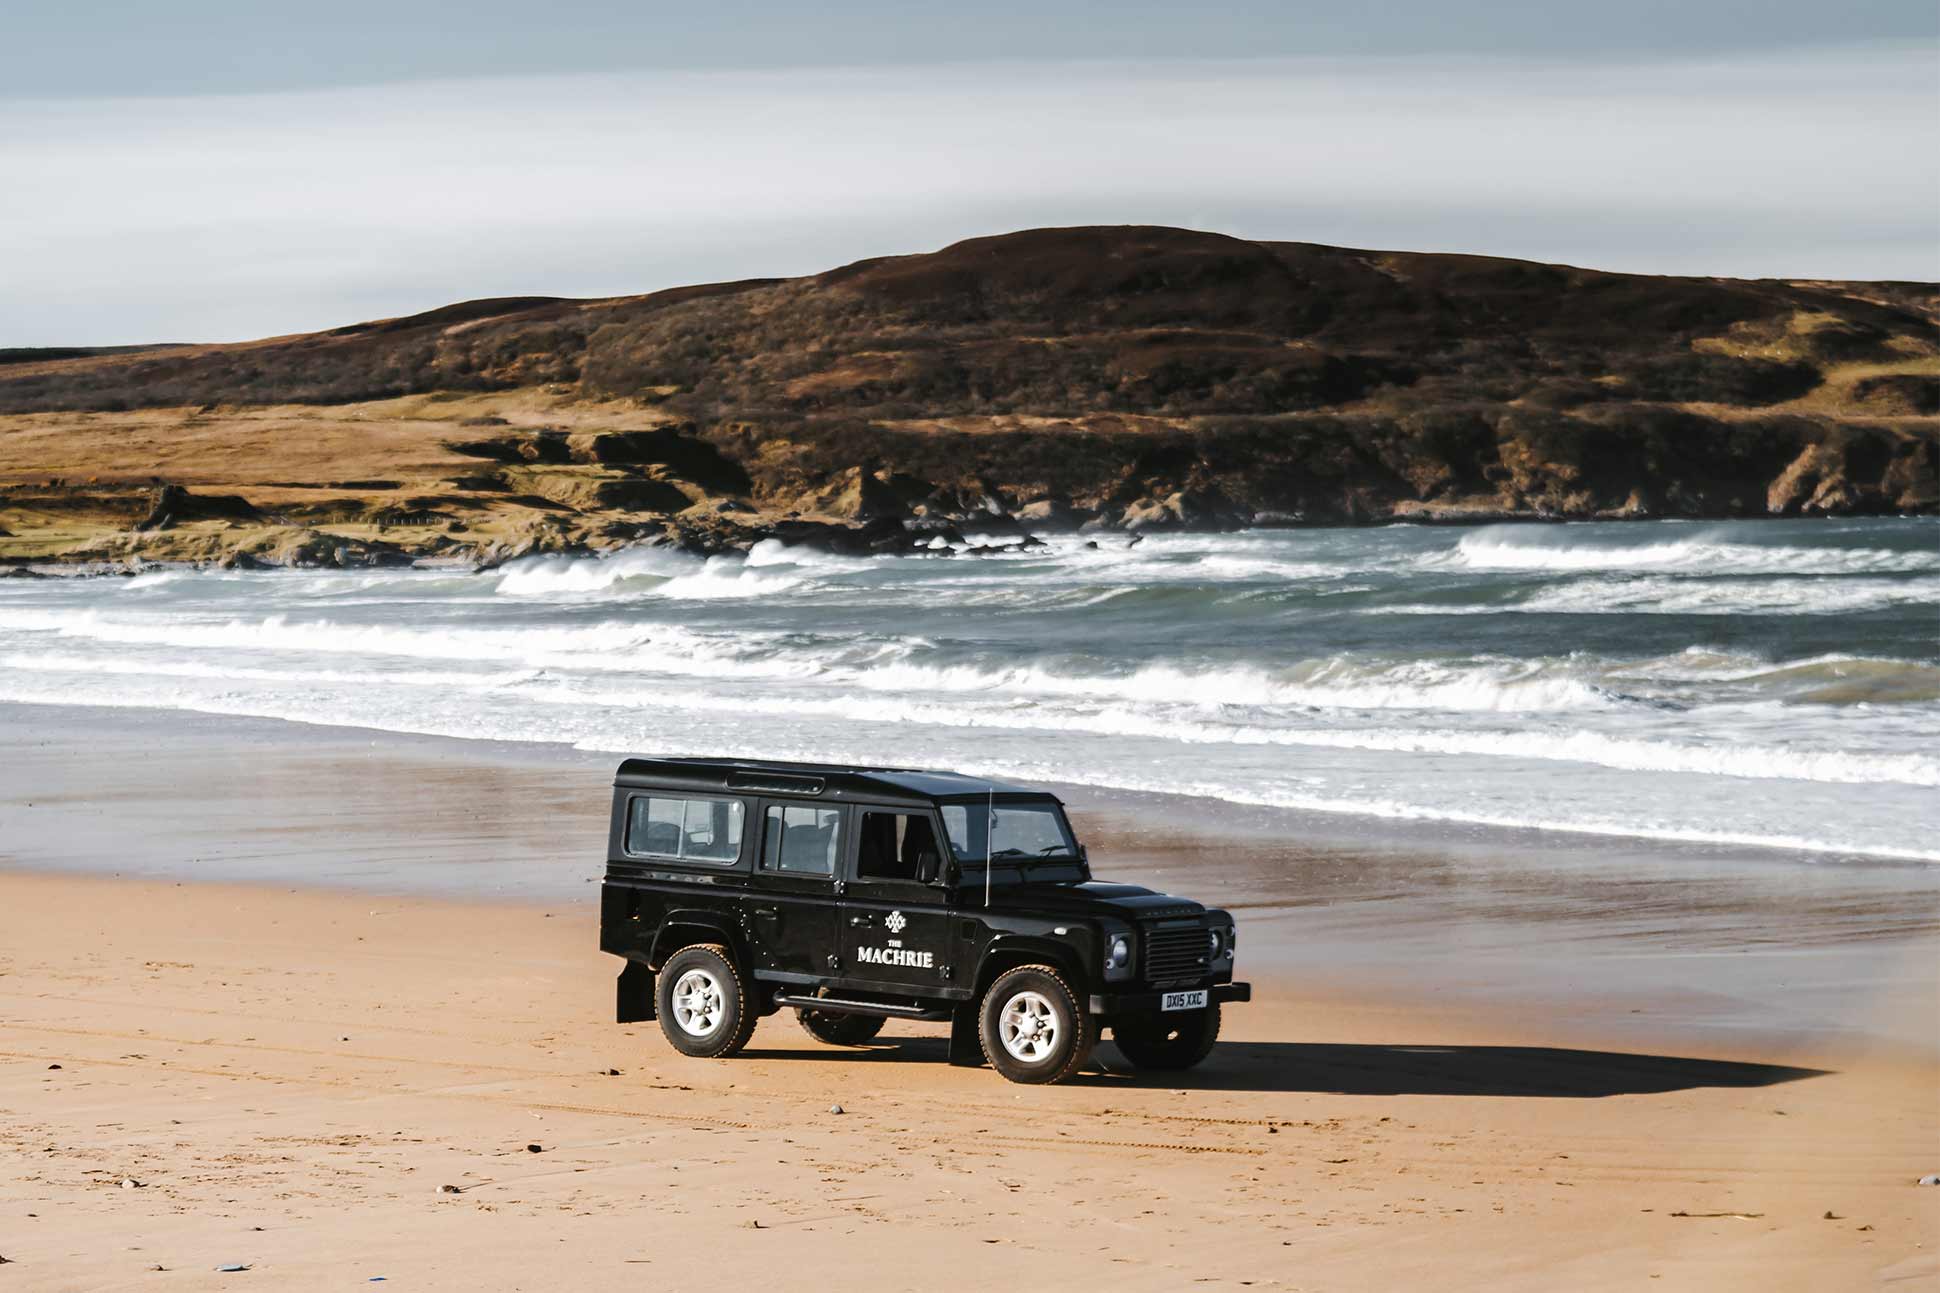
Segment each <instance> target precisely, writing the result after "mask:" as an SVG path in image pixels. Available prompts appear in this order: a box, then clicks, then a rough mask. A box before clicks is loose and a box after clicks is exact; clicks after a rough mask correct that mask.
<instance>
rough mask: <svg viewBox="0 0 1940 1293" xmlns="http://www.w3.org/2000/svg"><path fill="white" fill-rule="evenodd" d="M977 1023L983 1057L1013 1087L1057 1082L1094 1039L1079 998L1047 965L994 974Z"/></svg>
mask: <svg viewBox="0 0 1940 1293" xmlns="http://www.w3.org/2000/svg"><path fill="white" fill-rule="evenodd" d="M977 1022H978V1029H977V1036H978V1039H979V1040H980V1041H982V1043H983V1054H984V1058H985V1059H987V1060H989V1061H990V1067H992V1068H994V1069H996V1070H997V1071H998V1072H999V1073H1001V1074H1003V1075H1004V1076H1005V1077H1007V1078H1009V1079H1010V1080H1011V1081H1013V1082H1027V1083H1042V1082H1062V1081H1063V1080H1064V1079H1066V1078H1068V1077H1070V1076H1071V1075H1072V1074H1073V1073H1076V1072H1077V1071H1078V1070H1079V1068H1081V1067H1082V1066H1083V1065H1084V1062H1085V1060H1086V1058H1087V1057H1088V1056H1090V1054H1091V1047H1092V1043H1093V1042H1095V1041H1097V1039H1098V1038H1097V1033H1096V1031H1095V1030H1094V1028H1093V1027H1092V1022H1091V1017H1090V1016H1089V1015H1087V1014H1086V1013H1085V1012H1084V1007H1083V1006H1082V1005H1081V1004H1080V1003H1079V1000H1078V994H1077V993H1075V992H1073V991H1072V990H1071V987H1070V985H1069V984H1067V983H1066V982H1065V981H1064V980H1063V978H1061V977H1060V976H1059V975H1058V972H1057V971H1056V970H1054V969H1052V968H1051V967H1050V966H1048V965H1022V966H1019V967H1018V968H1016V969H1014V970H1007V971H1005V972H1004V973H1002V974H1000V975H998V976H997V981H996V982H995V983H992V984H991V985H990V990H989V991H988V992H986V993H984V998H983V1006H982V1008H981V1009H980V1010H979V1011H978V1021H977Z"/></svg>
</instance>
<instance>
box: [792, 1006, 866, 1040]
mask: <svg viewBox="0 0 1940 1293" xmlns="http://www.w3.org/2000/svg"><path fill="white" fill-rule="evenodd" d="M795 1017H796V1018H797V1019H800V1020H801V1021H802V1027H803V1028H805V1029H807V1030H808V1035H809V1036H810V1037H813V1038H814V1039H815V1040H816V1041H818V1042H827V1043H828V1044H829V1045H831V1046H860V1045H862V1044H863V1043H865V1042H868V1041H871V1040H873V1039H874V1037H875V1035H876V1034H877V1033H879V1032H881V1031H882V1026H883V1025H884V1024H885V1023H887V1022H888V1021H887V1020H885V1019H883V1018H882V1017H881V1016H879V1015H848V1014H837V1013H836V1012H834V1011H833V1010H797V1011H796V1012H795Z"/></svg>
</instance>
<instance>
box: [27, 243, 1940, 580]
mask: <svg viewBox="0 0 1940 1293" xmlns="http://www.w3.org/2000/svg"><path fill="white" fill-rule="evenodd" d="M1937 318H1940V289H1936V287H1935V286H1934V285H1931V284H1911V283H1834V282H1789V281H1774V280H1761V281H1738V280H1726V279H1689V278H1660V277H1647V276H1640V275H1625V274H1609V273H1601V272H1597V271H1591V270H1582V269H1574V268H1569V267H1566V266H1556V265H1538V264H1531V263H1527V262H1522V261H1512V260H1501V259H1492V258H1486V257H1473V256H1448V255H1428V254H1418V253H1397V252H1373V251H1355V250H1348V249H1341V248H1332V247H1319V246H1313V245H1309V244H1302V243H1259V242H1246V241H1241V240H1238V239H1233V238H1227V237H1223V236H1220V235H1216V234H1205V233H1193V232H1188V231H1184V230H1176V229H1155V228H1096V229H1063V230H1037V231H1031V232H1026V233H1019V234H1011V235H1007V236H1003V237H997V238H985V239H976V240H972V241H970V242H966V243H960V244H958V245H956V246H953V247H950V248H946V249H945V250H943V251H940V252H937V253H934V254H930V255H922V256H907V257H895V258H889V259H882V260H872V261H864V262H860V263H858V264H855V265H850V266H846V267H844V268H842V269H838V270H833V271H830V272H829V273H826V274H821V275H817V276H814V277H810V278H803V279H787V280H757V281H750V282H741V283H729V284H716V285H710V286H703V287H693V288H682V289H676V290H673V291H667V292H660V293H655V294H653V295H649V296H641V297H619V298H612V299H608V300H598V301H564V300H555V299H550V298H517V299H508V300H492V301H476V302H469V303H466V304H462V305H455V306H449V307H446V308H444V309H440V310H434V311H431V312H429V313H427V314H421V315H416V316H413V317H410V318H404V319H392V320H384V321H380V322H375V323H365V324H357V325H353V326H350V327H345V328H338V329H334V330H332V331H330V332H323V333H316V334H312V335H307V336H296V337H283V338H274V339H270V340H267V341H260V342H250V343H243V344H236V345H218V346H170V347H155V348H148V349H141V348H134V349H120V350H115V351H87V350H78V351H77V350H73V349H69V350H64V351H10V352H0V561H7V560H11V561H14V562H24V561H31V562H37V563H38V562H61V563H79V564H82V565H86V564H88V563H94V564H95V565H96V566H97V567H99V566H101V565H102V564H104V563H105V564H106V565H120V564H123V563H126V562H128V561H130V560H134V559H140V560H168V561H194V562H225V563H229V564H281V565H296V566H308V565H326V566H327V565H364V564H373V563H390V562H410V561H418V560H425V559H438V560H446V561H452V562H464V563H473V564H492V563H494V562H497V561H502V560H505V559H507V558H509V557H512V556H516V555H523V554H526V553H531V552H578V551H600V550H606V549H610V548H614V547H620V546H625V545H628V544H634V543H640V542H659V543H671V544H677V545H679V546H681V547H683V548H686V549H689V550H692V551H697V552H718V551H724V550H731V549H743V548H746V547H747V546H749V545H750V544H752V543H754V542H756V541H758V540H760V539H763V538H778V539H782V540H784V541H787V542H791V543H813V544H819V545H822V546H826V547H830V548H834V549H838V550H842V551H894V550H904V549H909V548H913V547H919V546H920V547H924V548H929V547H930V546H931V545H932V544H933V543H934V541H935V540H937V539H938V538H942V539H944V540H945V541H946V542H947V543H948V544H949V545H950V546H951V547H952V548H957V549H962V548H963V547H965V542H966V536H979V535H981V536H994V537H992V538H991V539H989V540H988V542H989V543H992V544H1003V543H1012V544H1014V543H1021V542H1025V541H1026V539H1027V536H1033V535H1038V534H1042V533H1047V532H1051V531H1056V530H1082V531H1093V532H1098V531H1107V532H1144V531H1151V530H1160V529H1168V528H1171V529H1228V528H1239V527H1245V526H1258V525H1343V524H1348V525H1351V524H1368V523H1385V522H1392V521H1420V522H1469V521H1493V520H1504V519H1587V518H1644V517H1693V518H1704V517H1748V516H1796V515H1859V514H1895V513H1931V512H1933V511H1935V510H1936V508H1940V326H1937V325H1936V319H1937ZM1119 541H1123V540H1122V539H1120V540H1119ZM972 550H974V548H973V549H972Z"/></svg>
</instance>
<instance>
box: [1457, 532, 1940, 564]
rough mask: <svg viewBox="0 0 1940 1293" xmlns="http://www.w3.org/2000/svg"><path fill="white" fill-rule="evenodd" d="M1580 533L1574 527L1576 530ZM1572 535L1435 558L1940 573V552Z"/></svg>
mask: <svg viewBox="0 0 1940 1293" xmlns="http://www.w3.org/2000/svg"><path fill="white" fill-rule="evenodd" d="M1572 529H1573V527H1572ZM1571 537H1573V535H1572V532H1571V530H1564V531H1556V530H1549V529H1544V530H1530V529H1527V528H1524V527H1514V528H1510V529H1500V528H1491V529H1486V530H1478V531H1475V532H1472V533H1469V534H1465V535H1463V536H1462V538H1461V539H1460V541H1458V542H1457V543H1456V545H1455V549H1454V551H1453V552H1452V553H1448V554H1442V555H1438V556H1436V557H1435V558H1432V559H1431V560H1432V561H1435V562H1438V563H1439V562H1446V563H1448V564H1453V565H1457V566H1464V567H1467V568H1469V569H1472V570H1531V571H1545V570H1554V571H1563V572H1580V571H1595V570H1612V571H1614V570H1642V571H1651V570H1694V571H1704V572H1709V573H1715V574H1730V575H1752V574H1778V575H1793V574H1829V575H1836V574H1871V573H1904V572H1919V571H1932V570H1940V554H1935V553H1932V552H1902V551H1895V550H1893V549H1889V548H1850V547H1831V546H1828V547H1809V548H1808V547H1795V546H1786V545H1771V546H1767V545H1763V544H1750V543H1736V542H1731V541H1729V540H1726V539H1723V538H1720V537H1718V535H1717V533H1716V531H1711V530H1707V531H1704V532H1701V533H1698V534H1694V535H1691V536H1689V537H1680V538H1677V539H1673V540H1671V541H1669V542H1656V543H1621V542H1592V543H1574V542H1569V541H1568V539H1569V538H1571Z"/></svg>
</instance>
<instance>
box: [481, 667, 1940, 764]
mask: <svg viewBox="0 0 1940 1293" xmlns="http://www.w3.org/2000/svg"><path fill="white" fill-rule="evenodd" d="M511 686H512V688H513V689H514V690H519V691H524V692H527V693H528V694H531V695H532V696H533V697H534V698H535V699H539V700H543V701H546V702H548V703H551V704H563V705H588V706H610V707H619V708H631V709H654V708H657V709H675V710H684V711H690V712H718V711H724V710H738V711H741V712H745V713H749V714H764V715H768V716H770V717H794V718H822V719H831V720H836V721H842V722H865V723H907V724H918V725H924V726H932V727H946V728H978V729H1001V730H1009V731H1035V732H1045V733H1060V734H1068V735H1074V736H1075V735H1083V736H1105V737H1134V738H1139V739H1149V740H1163V741H1176V742H1181V743H1185V744H1191V745H1235V746H1263V745H1264V746H1292V747H1305V748H1315V749H1338V750H1365V751H1373V752H1385V753H1397V754H1433V755H1452V756H1481V757H1486V758H1492V759H1515V760H1524V761H1531V762H1545V763H1556V762H1562V763H1579V764H1590V765H1595V766H1599V767H1605V768H1613V769H1619V770H1622V771H1626V772H1647V773H1688V774H1695V775H1700V776H1720V777H1740V778H1749V779H1756V780H1777V781H1814V782H1822V783H1828V784H1838V785H1909V786H1935V787H1940V759H1935V758H1933V757H1931V756H1929V755H1924V754H1881V753H1863V752H1853V751H1847V750H1838V749H1812V748H1809V747H1802V746H1796V745H1794V746H1784V745H1759V744H1755V743H1747V742H1733V743H1729V744H1722V743H1720V744H1703V743H1696V742H1689V741H1678V740H1662V739H1653V738H1647V737H1630V736H1619V735H1612V734H1608V733H1601V732H1593V731H1583V730H1569V731H1556V730H1546V729H1525V730H1517V731H1500V730H1481V731H1458V730H1451V729H1435V728H1425V729H1416V728H1392V727H1389V728H1360V729H1344V728H1313V727H1302V728H1286V727H1271V726H1263V725H1259V724H1247V723H1235V722H1220V721H1217V720H1209V719H1206V718H1203V717H1196V716H1194V715H1192V714H1190V713H1181V712H1179V711H1178V710H1177V709H1176V708H1166V709H1154V708H1137V707H1132V706H1124V705H1114V706H1103V707H1082V708H1081V707H1072V706H1056V705H1048V704H1033V705H1029V706H1019V705H1015V704H1005V703H1002V702H997V703H988V702H986V703H972V704H966V703H963V702H961V701H949V700H920V699H918V700H905V701H896V700H886V699H882V698H878V697H868V698H861V697H849V696H841V695H833V696H818V695H792V696H783V695H772V694H764V695H758V696H747V695H736V694H727V693H708V692H705V691H698V692H685V693H682V694H680V695H677V696H670V695H667V694H665V693H663V692H659V691H654V690H648V691H620V690H613V689H597V688H584V687H580V686H577V685H575V684H573V683H572V682H570V681H569V680H565V679H555V678H545V679H538V680H531V681H526V680H521V681H519V682H515V683H513V684H511Z"/></svg>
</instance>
